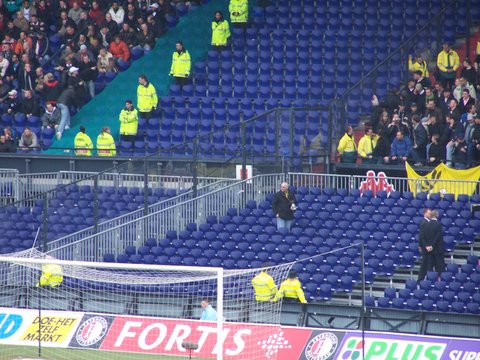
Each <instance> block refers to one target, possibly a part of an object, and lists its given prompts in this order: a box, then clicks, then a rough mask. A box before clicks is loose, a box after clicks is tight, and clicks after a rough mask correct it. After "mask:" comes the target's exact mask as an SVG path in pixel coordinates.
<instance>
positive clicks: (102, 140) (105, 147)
mask: <svg viewBox="0 0 480 360" xmlns="http://www.w3.org/2000/svg"><path fill="white" fill-rule="evenodd" d="M97 154H98V156H115V155H116V154H117V148H116V147H115V140H114V139H113V136H112V135H110V128H109V127H104V128H103V129H102V132H101V133H100V135H98V136H97Z"/></svg>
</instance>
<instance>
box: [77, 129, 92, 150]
mask: <svg viewBox="0 0 480 360" xmlns="http://www.w3.org/2000/svg"><path fill="white" fill-rule="evenodd" d="M73 147H74V148H75V155H77V156H92V150H93V143H92V139H90V136H88V135H87V132H86V130H85V126H80V131H79V132H78V134H77V135H76V136H75V140H73Z"/></svg>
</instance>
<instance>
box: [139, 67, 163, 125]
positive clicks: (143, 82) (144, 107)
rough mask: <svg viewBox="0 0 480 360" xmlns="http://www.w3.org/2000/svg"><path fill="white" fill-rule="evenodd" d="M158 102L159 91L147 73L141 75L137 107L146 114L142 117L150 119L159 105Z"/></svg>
mask: <svg viewBox="0 0 480 360" xmlns="http://www.w3.org/2000/svg"><path fill="white" fill-rule="evenodd" d="M157 103H158V97H157V91H156V90H155V88H154V87H153V85H152V84H151V83H150V82H149V81H148V79H147V77H146V76H145V75H140V76H139V77H138V87H137V108H138V111H140V113H144V114H145V116H144V117H142V118H147V119H148V118H149V114H150V113H151V112H152V110H153V109H155V108H156V107H157Z"/></svg>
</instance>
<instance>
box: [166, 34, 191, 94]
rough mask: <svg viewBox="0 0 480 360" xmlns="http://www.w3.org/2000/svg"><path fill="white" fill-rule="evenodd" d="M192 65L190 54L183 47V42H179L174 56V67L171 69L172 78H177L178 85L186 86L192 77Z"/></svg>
mask: <svg viewBox="0 0 480 360" xmlns="http://www.w3.org/2000/svg"><path fill="white" fill-rule="evenodd" d="M191 66H192V63H191V61H190V54H189V53H188V51H187V50H186V49H185V48H184V47H183V43H182V42H181V41H177V43H176V45H175V51H174V52H173V55H172V67H171V68H170V76H173V77H175V83H176V84H177V85H185V84H186V82H187V79H188V77H189V76H190V68H191Z"/></svg>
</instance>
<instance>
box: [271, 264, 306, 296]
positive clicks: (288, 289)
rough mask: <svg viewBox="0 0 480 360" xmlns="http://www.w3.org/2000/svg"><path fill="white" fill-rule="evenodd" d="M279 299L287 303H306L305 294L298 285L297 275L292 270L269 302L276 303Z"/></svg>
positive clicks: (300, 285)
mask: <svg viewBox="0 0 480 360" xmlns="http://www.w3.org/2000/svg"><path fill="white" fill-rule="evenodd" d="M281 298H284V301H288V302H301V303H302V304H306V303H307V300H306V299H305V294H304V293H303V290H302V284H301V283H300V280H298V277H297V273H296V272H295V271H293V270H292V271H290V272H289V273H288V277H287V279H285V280H284V281H283V282H282V284H281V285H280V290H279V291H278V292H277V294H276V295H275V297H274V298H273V300H271V301H272V302H277V301H278V300H280V299H281Z"/></svg>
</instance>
